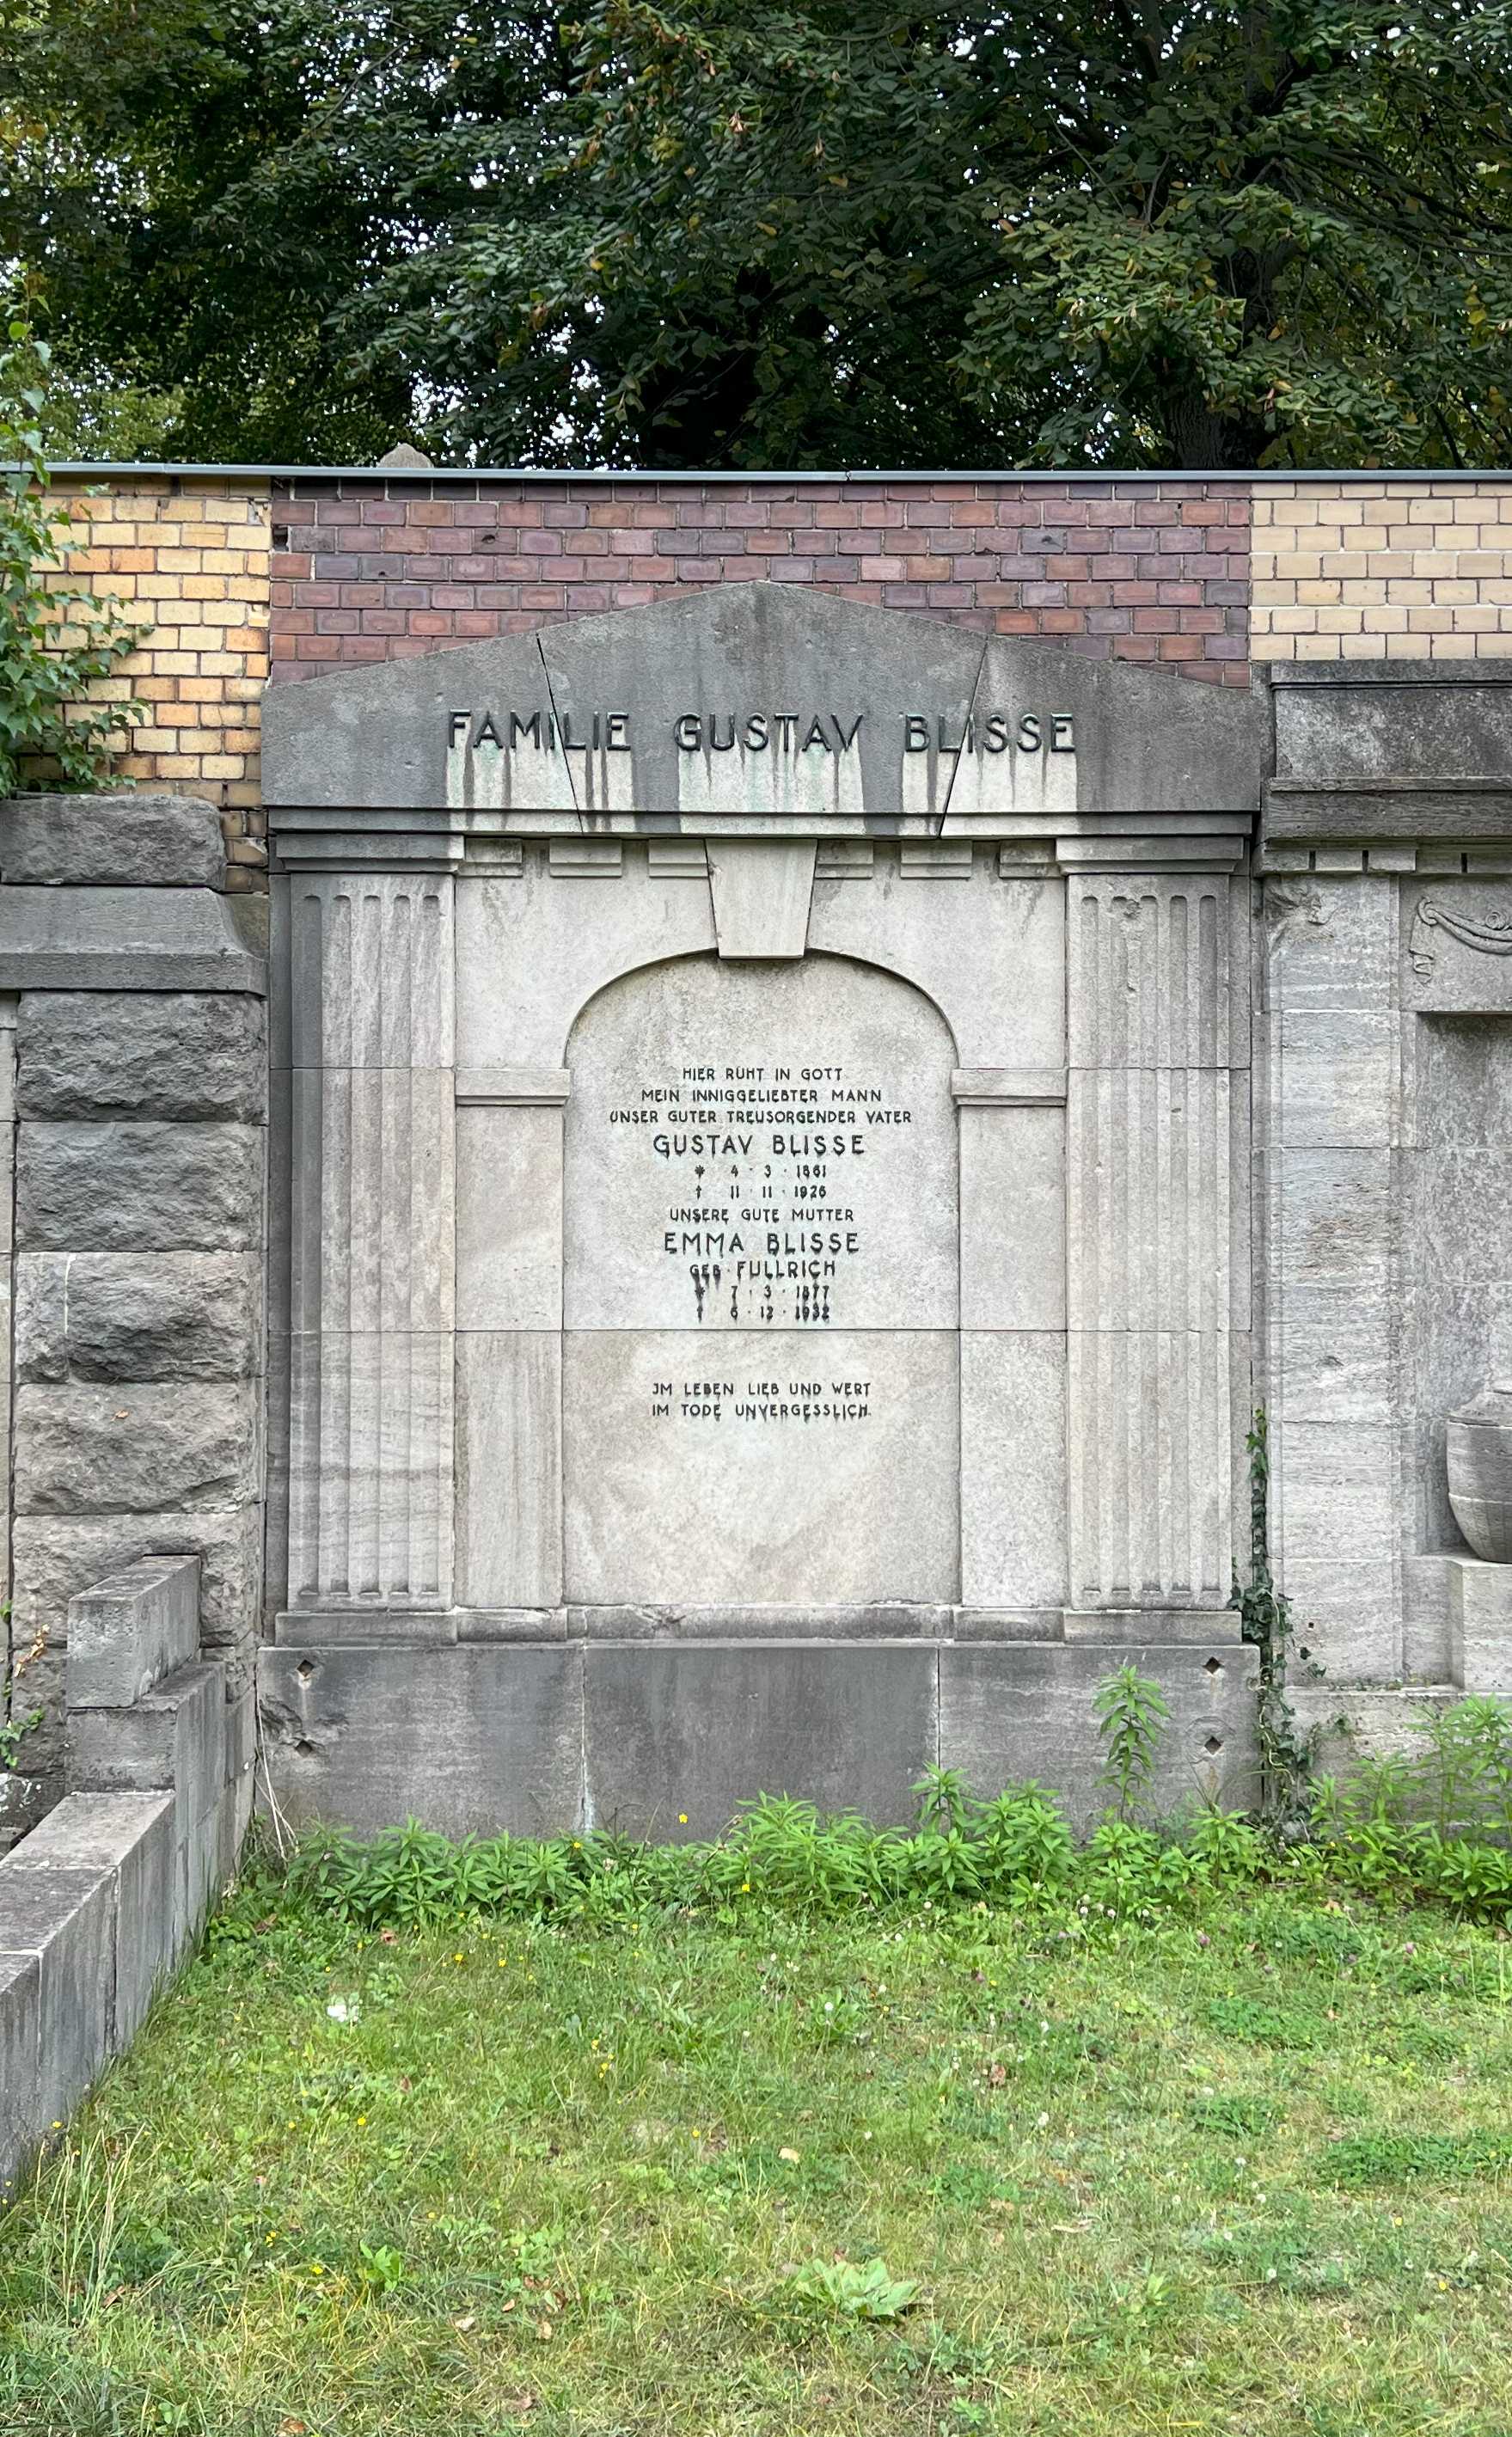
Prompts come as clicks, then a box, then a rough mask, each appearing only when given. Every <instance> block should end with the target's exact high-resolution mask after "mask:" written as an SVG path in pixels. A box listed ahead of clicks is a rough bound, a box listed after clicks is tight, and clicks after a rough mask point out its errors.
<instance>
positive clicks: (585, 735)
mask: <svg viewBox="0 0 1512 2437" xmlns="http://www.w3.org/2000/svg"><path fill="white" fill-rule="evenodd" d="M868 716H869V714H868V713H866V712H865V711H856V712H854V713H853V714H851V715H847V714H846V713H844V712H842V711H837V710H680V711H674V712H671V713H669V714H667V718H666V722H665V724H666V725H667V726H670V728H671V732H672V736H673V739H674V741H675V743H676V744H677V748H678V750H679V752H683V753H734V752H736V751H739V752H742V753H772V754H777V755H785V754H801V753H832V754H845V753H852V752H854V751H856V750H857V748H858V746H859V743H860V739H861V734H862V730H863V729H864V728H866V726H867V722H868ZM659 724H661V723H658V722H655V721H651V722H647V723H646V725H647V726H650V727H655V726H657V725H659ZM871 724H872V726H873V727H875V728H882V729H883V731H884V733H885V734H887V735H888V737H889V738H890V740H891V742H892V744H893V745H895V746H896V748H897V749H898V750H899V751H900V752H903V753H968V754H976V753H984V754H996V753H1009V752H1012V753H1023V754H1035V753H1074V752H1075V751H1076V733H1075V724H1074V722H1073V719H1072V716H1071V713H1070V712H1069V711H1068V710H1025V711H1019V712H1011V711H996V710H994V711H989V712H987V713H985V714H984V715H983V716H982V717H981V718H980V719H977V718H976V717H974V716H973V715H972V714H971V713H969V712H968V713H967V714H966V716H965V717H964V718H962V717H960V716H958V715H957V714H954V713H947V712H944V711H933V710H930V711H925V710H899V711H893V712H891V713H889V714H887V715H885V716H884V715H880V714H872V715H871ZM447 745H448V750H449V751H451V752H457V751H459V750H466V751H469V752H473V753H477V752H494V753H518V752H536V753H541V752H546V753H554V752H558V751H560V752H563V753H581V752H589V753H633V752H634V750H635V746H636V738H635V721H634V717H633V715H632V713H631V712H629V711H627V710H587V711H582V712H578V713H575V714H574V713H573V712H571V711H557V710H552V709H549V708H546V707H544V706H542V705H538V704H537V705H536V706H534V707H533V708H531V709H528V710H521V709H519V708H518V707H517V708H515V709H512V710H477V709H475V708H473V707H471V706H468V707H467V708H466V709H465V710H451V711H448V713H447Z"/></svg>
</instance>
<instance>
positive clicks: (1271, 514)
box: [1250, 477, 1512, 660]
mask: <svg viewBox="0 0 1512 2437" xmlns="http://www.w3.org/2000/svg"><path fill="white" fill-rule="evenodd" d="M1251 552H1252V554H1251V561H1250V572H1251V585H1252V591H1251V609H1250V655H1251V657H1252V658H1254V659H1257V660H1360V659H1372V660H1375V659H1423V660H1426V659H1436V660H1448V659H1457V660H1468V659H1477V658H1493V657H1494V658H1503V659H1504V658H1506V657H1512V484H1509V483H1508V482H1504V481H1498V480H1496V479H1494V478H1493V479H1489V480H1488V479H1486V478H1485V477H1483V478H1482V479H1481V480H1480V481H1465V482H1450V481H1440V482H1428V481H1416V482H1413V481H1407V480H1403V481H1397V482H1393V481H1390V480H1386V479H1383V480H1381V481H1380V482H1266V481H1264V480H1261V481H1257V483H1256V485H1255V497H1254V525H1253V532H1252V541H1251Z"/></svg>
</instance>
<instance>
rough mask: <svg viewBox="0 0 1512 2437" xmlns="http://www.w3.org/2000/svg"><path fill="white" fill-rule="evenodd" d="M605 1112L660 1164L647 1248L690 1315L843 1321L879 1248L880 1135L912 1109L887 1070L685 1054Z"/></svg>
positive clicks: (805, 1392)
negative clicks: (860, 1274) (677, 1283)
mask: <svg viewBox="0 0 1512 2437" xmlns="http://www.w3.org/2000/svg"><path fill="white" fill-rule="evenodd" d="M913 1121H914V1113H913V1110H912V1108H911V1107H908V1106H906V1105H905V1104H904V1103H902V1102H901V1101H900V1100H899V1099H898V1098H897V1097H895V1096H893V1094H892V1093H891V1092H890V1091H889V1089H888V1086H887V1085H886V1084H885V1083H883V1082H880V1081H878V1080H877V1079H876V1078H874V1077H872V1076H870V1075H866V1074H863V1073H861V1072H859V1071H855V1070H853V1069H851V1068H848V1067H846V1066H844V1065H835V1064H818V1063H816V1064H803V1063H799V1064H796V1065H781V1066H779V1065H771V1066H767V1065H718V1066H714V1065H707V1066H705V1065H692V1066H683V1067H681V1068H680V1069H679V1070H678V1071H677V1073H676V1075H675V1076H668V1077H666V1078H661V1077H659V1076H655V1075H648V1076H646V1077H645V1078H643V1079H642V1081H641V1083H640V1085H639V1091H638V1096H636V1097H635V1098H633V1099H631V1100H628V1101H624V1102H622V1103H621V1104H619V1105H618V1106H614V1107H611V1108H610V1109H609V1111H608V1123H609V1125H610V1127H611V1128H616V1127H618V1128H626V1129H633V1130H634V1131H633V1135H632V1136H631V1139H633V1141H634V1143H635V1146H636V1153H637V1156H638V1159H639V1160H640V1161H642V1162H645V1161H650V1162H654V1163H656V1164H657V1166H659V1169H660V1170H661V1171H663V1172H664V1183H665V1191H664V1194H659V1196H658V1207H657V1210H656V1220H655V1229H654V1235H653V1234H651V1233H650V1231H648V1240H647V1242H646V1245H645V1256H646V1258H647V1259H649V1260H651V1261H653V1262H656V1263H659V1264H667V1265H669V1267H670V1268H671V1270H672V1271H673V1273H674V1275H675V1276H677V1278H678V1279H679V1280H682V1281H685V1285H684V1287H683V1293H684V1295H685V1297H686V1308H687V1315H688V1317H689V1318H692V1319H694V1320H695V1321H696V1322H699V1323H702V1322H703V1321H705V1320H706V1319H712V1318H714V1317H715V1316H716V1315H717V1317H718V1318H720V1319H721V1320H728V1322H729V1324H730V1326H731V1327H743V1328H793V1327H818V1328H826V1327H830V1326H834V1325H843V1324H845V1322H846V1321H847V1320H848V1319H849V1318H850V1317H851V1315H850V1313H849V1312H848V1310H847V1308H846V1300H847V1299H846V1288H847V1284H848V1283H849V1282H850V1280H851V1279H852V1278H853V1275H854V1274H855V1272H856V1271H858V1270H860V1269H862V1268H863V1267H864V1266H865V1265H866V1263H867V1262H868V1261H869V1259H871V1258H873V1257H874V1255H875V1252H876V1229H877V1225H878V1221H879V1219H880V1218H881V1215H882V1214H881V1211H880V1208H879V1201H880V1197H881V1196H882V1195H883V1194H884V1193H886V1191H887V1188H888V1175H887V1169H888V1152H889V1147H890V1145H891V1144H892V1142H893V1141H894V1140H896V1138H897V1130H898V1129H900V1128H902V1127H905V1126H911V1125H912V1123H913ZM671 1393H672V1391H671V1389H670V1388H669V1390H668V1394H671ZM729 1393H730V1395H731V1396H732V1395H733V1394H734V1391H733V1389H731V1390H730V1392H729ZM784 1393H785V1392H784ZM777 1395H778V1391H777V1389H776V1388H775V1387H772V1388H770V1391H769V1393H768V1394H765V1395H764V1396H763V1397H759V1398H757V1399H756V1401H759V1402H760V1401H765V1402H767V1403H770V1402H772V1401H773V1400H774V1398H776V1397H777ZM786 1400H787V1402H788V1403H790V1404H791V1403H794V1402H796V1403H798V1404H799V1405H808V1404H812V1403H813V1402H814V1401H815V1397H814V1395H813V1394H811V1393H810V1392H809V1389H808V1388H807V1386H804V1387H803V1389H802V1393H801V1394H800V1393H799V1392H798V1391H794V1393H793V1394H792V1395H791V1396H788V1397H787V1399H786ZM844 1401H846V1402H848V1403H854V1402H856V1401H858V1399H857V1398H856V1396H855V1395H854V1394H853V1393H851V1394H848V1395H847V1396H846V1398H845V1399H844ZM783 1418H787V1415H785V1414H784V1415H783ZM852 1418H854V1416H852Z"/></svg>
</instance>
